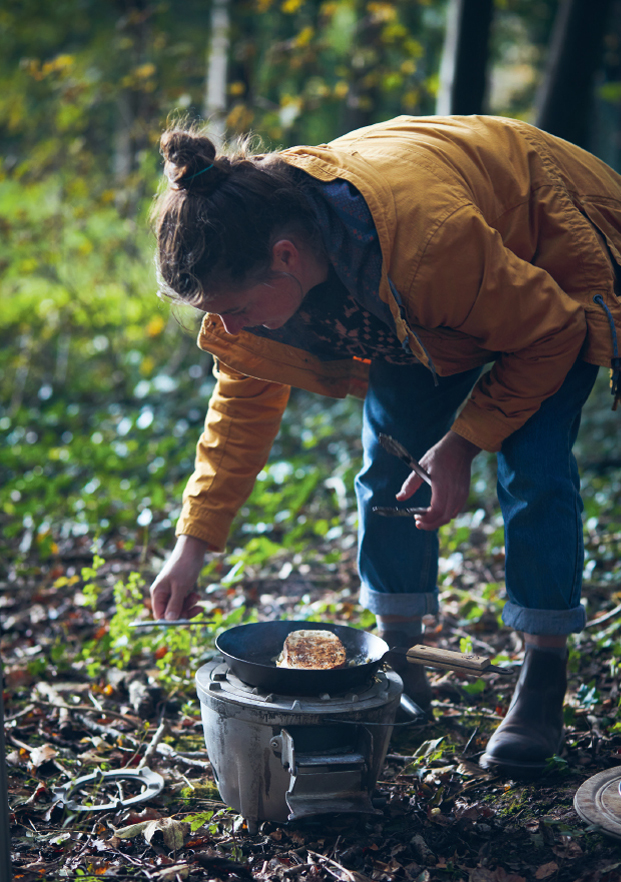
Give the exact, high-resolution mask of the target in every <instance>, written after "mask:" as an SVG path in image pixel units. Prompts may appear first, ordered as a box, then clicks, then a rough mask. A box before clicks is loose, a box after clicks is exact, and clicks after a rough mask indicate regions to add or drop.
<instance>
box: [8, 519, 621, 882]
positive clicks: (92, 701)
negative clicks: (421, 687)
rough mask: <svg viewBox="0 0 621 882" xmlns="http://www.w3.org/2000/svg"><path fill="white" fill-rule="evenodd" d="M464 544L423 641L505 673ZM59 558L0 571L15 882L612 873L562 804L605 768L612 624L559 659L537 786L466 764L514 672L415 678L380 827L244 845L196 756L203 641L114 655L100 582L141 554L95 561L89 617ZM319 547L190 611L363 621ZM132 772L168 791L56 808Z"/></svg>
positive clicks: (480, 745)
mask: <svg viewBox="0 0 621 882" xmlns="http://www.w3.org/2000/svg"><path fill="white" fill-rule="evenodd" d="M483 526H484V525H483ZM472 549H473V554H472V557H471V558H469V559H467V560H465V561H463V560H462V561H460V560H459V558H458V557H456V558H455V560H454V561H453V564H452V565H453V566H454V570H455V572H454V578H451V579H449V580H448V582H449V584H448V585H446V583H445V588H444V590H443V593H442V615H441V616H440V617H439V618H437V619H432V618H429V619H428V620H427V630H426V642H428V643H430V644H432V645H437V646H441V647H446V648H450V649H457V650H459V649H460V647H461V648H462V649H463V648H464V647H467V648H469V647H470V646H471V647H472V649H473V650H474V651H475V652H478V653H482V654H489V655H491V656H493V657H494V658H495V659H497V661H498V663H500V664H503V665H506V666H509V667H515V669H516V670H517V669H518V668H519V665H520V662H521V658H522V650H521V646H520V644H519V641H517V640H516V638H515V636H514V635H513V634H512V632H509V631H508V630H506V629H504V628H503V627H502V625H500V624H499V617H498V610H499V608H500V603H501V601H499V599H498V596H497V594H495V593H494V591H495V590H496V589H494V590H491V589H490V586H497V585H502V578H503V576H502V566H503V559H502V553H495V555H493V556H492V557H490V555H489V553H488V551H489V549H486V548H484V547H482V551H481V553H479V552H477V547H476V543H475V542H474V541H473V543H472ZM56 551H57V554H56V556H55V557H54V558H52V559H51V560H50V561H49V562H48V563H46V564H43V565H36V566H31V567H28V566H26V565H22V566H21V567H20V568H16V567H12V568H10V569H9V570H8V571H7V576H6V578H5V579H4V580H2V582H1V583H0V603H1V604H2V607H3V609H2V612H3V614H4V635H3V638H2V657H3V660H4V665H5V676H6V682H5V693H4V695H5V716H6V730H5V731H6V740H7V744H6V750H7V758H8V763H9V766H8V768H9V802H10V807H11V821H12V842H13V849H14V855H13V859H14V876H15V880H20V882H33V880H39V879H45V880H48V879H82V880H84V879H90V878H93V879H94V878H113V879H150V880H162V882H163V880H188V882H192V880H199V879H222V880H228V882H237V880H250V879H256V880H261V882H268V880H270V882H271V880H274V882H276V880H279V882H286V880H301V882H305V880H333V879H339V880H344V882H366V880H368V879H372V880H379V882H392V880H395V882H401V880H404V882H439V880H455V882H457V880H463V882H488V880H489V882H522V880H531V879H533V880H540V879H546V880H551V882H576V880H581V882H614V880H619V879H621V848H620V846H619V842H618V841H617V840H615V839H613V838H609V837H607V836H605V835H604V834H603V833H602V831H601V829H599V828H598V827H597V826H596V825H588V824H587V823H585V822H583V821H582V820H581V819H580V817H579V816H578V814H577V813H576V811H575V809H574V806H573V799H574V795H575V793H576V791H577V789H578V788H579V787H580V785H581V784H582V783H583V782H584V781H586V780H587V779H588V778H590V777H591V776H593V775H595V774H596V773H598V772H601V771H603V770H606V769H610V768H611V767H614V766H620V765H621V722H619V719H620V718H619V717H618V716H617V714H618V704H619V686H618V668H617V663H618V658H617V659H616V660H615V658H614V655H615V646H617V645H618V644H615V640H616V639H617V638H616V636H615V635H616V633H617V630H618V628H619V626H620V624H621V617H620V616H619V615H618V614H617V615H614V614H613V615H612V616H610V617H609V618H608V619H607V620H606V621H605V622H602V623H601V624H599V625H598V624H597V622H595V624H594V625H593V626H592V627H589V628H587V629H586V630H585V631H584V632H583V634H582V635H581V636H580V637H579V638H576V639H575V641H574V643H573V645H572V651H571V656H570V672H571V673H570V688H569V692H568V697H567V702H566V722H567V738H566V747H565V749H564V751H563V754H562V756H561V757H557V758H555V759H554V760H553V761H551V763H550V769H549V771H548V772H547V773H546V774H544V775H541V776H540V777H539V778H538V779H537V780H534V781H530V782H517V781H512V780H508V779H506V778H502V777H497V776H494V775H492V774H489V773H487V772H484V771H483V770H482V769H480V768H479V766H478V759H479V757H480V755H481V753H482V752H483V749H484V746H485V743H486V740H487V738H488V736H489V733H490V731H491V730H492V729H493V728H494V727H495V726H496V725H497V723H498V722H499V720H500V718H501V717H502V715H503V713H504V712H505V711H506V709H507V706H508V703H509V699H510V695H511V691H512V688H513V684H514V682H515V676H512V677H507V678H506V681H508V682H506V681H505V679H503V678H501V677H499V676H498V675H492V676H490V677H487V678H486V679H485V680H480V681H472V680H470V681H468V680H465V679H463V678H461V677H460V676H458V675H457V674H453V673H448V674H447V673H444V672H441V671H436V672H429V675H430V679H431V682H432V684H433V687H434V701H433V721H432V722H429V723H428V724H426V725H423V726H412V727H408V726H406V727H401V728H399V729H395V730H394V734H393V737H392V741H391V744H390V747H389V751H388V755H387V758H386V761H385V765H384V768H383V771H382V772H381V775H380V780H379V782H378V789H379V790H380V791H381V793H382V795H383V797H385V802H384V804H383V806H382V807H381V809H380V813H379V814H376V815H321V816H316V817H313V818H309V819H307V820H303V821H297V822H289V823H274V822H272V821H265V822H263V823H262V824H261V825H260V827H259V830H258V832H257V833H256V834H255V835H251V834H250V832H249V831H248V828H247V826H246V824H245V823H244V821H243V819H242V818H241V817H240V816H239V815H237V814H236V813H235V812H234V811H233V810H232V809H230V808H229V807H227V806H226V805H225V804H224V803H223V802H222V801H221V798H220V795H219V793H218V791H217V788H216V786H215V783H214V778H213V775H212V772H211V769H210V764H209V762H208V759H207V755H206V751H205V742H204V736H203V732H202V726H201V721H200V708H199V704H198V701H197V699H196V693H195V692H194V685H193V673H194V672H195V671H196V669H197V667H198V666H200V664H202V663H203V662H204V660H205V659H206V658H208V657H209V653H210V651H212V646H213V644H212V642H211V640H212V637H213V634H210V632H208V631H207V630H206V629H202V628H201V629H199V628H195V629H192V630H193V632H194V633H193V635H192V636H191V638H188V639H191V641H192V642H190V643H186V644H183V642H182V641H181V642H180V643H179V645H178V646H177V648H176V649H175V646H174V645H172V643H174V640H175V639H177V640H178V641H179V640H180V638H179V637H178V636H177V635H176V632H177V631H178V630H179V629H176V631H175V635H173V634H172V631H169V632H167V633H166V635H163V634H162V632H158V635H157V636H156V637H153V640H152V642H151V643H150V642H149V638H147V637H146V636H144V634H148V633H149V632H148V631H147V632H142V631H141V632H140V634H141V635H142V636H140V637H138V636H137V634H138V632H129V631H128V632H127V635H126V639H125V640H123V639H121V640H120V641H119V645H120V646H121V647H122V646H123V643H125V645H126V647H128V649H127V652H126V654H125V655H123V654H121V656H119V655H118V653H117V656H116V657H115V656H114V653H113V652H112V650H111V649H110V646H109V645H108V644H106V639H107V635H108V634H109V630H110V621H111V620H112V618H113V615H114V612H115V607H114V602H115V597H116V601H117V605H118V600H119V596H120V595H119V594H118V592H117V594H116V595H115V594H114V588H113V586H114V584H115V583H116V584H120V582H122V581H123V580H124V579H125V580H127V576H128V574H129V572H130V571H133V570H136V569H138V568H140V569H142V572H143V576H144V578H145V579H148V578H149V576H150V573H149V568H152V569H155V568H156V566H157V561H156V559H155V558H157V553H158V551H157V549H153V548H148V547H144V548H140V547H136V548H134V549H133V550H131V551H126V550H123V548H122V543H118V542H117V543H116V545H110V547H108V548H107V549H106V548H102V556H103V557H105V563H102V564H100V565H99V571H98V572H97V574H96V578H97V582H98V584H99V589H98V591H99V595H98V598H97V605H96V611H94V610H93V608H92V607H91V606H90V605H89V602H88V600H89V598H88V589H86V593H85V592H84V591H83V588H84V580H83V579H82V578H81V575H85V574H84V573H81V568H82V567H83V566H88V565H89V564H90V562H91V561H92V553H91V551H90V548H89V545H88V543H87V542H86V540H84V544H83V545H80V543H79V541H77V542H76V540H75V539H74V540H72V545H71V546H69V545H67V547H65V548H63V547H61V548H59V549H56ZM324 552H325V547H318V549H317V557H316V563H315V564H304V565H303V566H301V567H296V566H295V562H290V565H289V564H288V565H286V566H284V567H283V566H282V562H280V563H279V565H278V572H276V571H275V572H274V574H273V577H271V578H270V577H268V578H265V577H262V578H253V577H252V572H246V573H245V574H244V578H243V579H241V580H240V581H238V582H234V581H233V582H232V583H229V584H228V585H226V584H224V583H223V582H220V583H219V584H216V585H215V587H214V586H212V588H211V589H210V591H209V593H208V595H207V598H208V600H207V602H206V604H205V609H206V611H207V613H208V614H209V615H211V616H212V617H214V616H215V617H216V618H217V617H218V616H219V617H220V624H221V629H222V627H226V626H228V625H230V624H231V623H234V622H235V620H236V616H237V618H239V616H240V615H241V614H242V612H243V613H244V614H247V613H248V612H249V611H250V612H251V613H252V616H253V620H255V621H256V620H259V621H260V620H265V619H273V618H312V617H315V618H318V617H319V618H322V619H323V620H330V621H334V622H340V623H343V624H348V625H360V623H361V618H360V616H361V611H360V609H359V607H357V606H356V603H355V592H356V581H355V564H354V559H353V558H354V552H353V547H350V548H349V549H342V550H341V554H340V560H339V562H338V563H336V564H335V563H332V564H331V565H330V567H328V568H326V566H325V564H324V563H322V559H324V557H323V555H324ZM332 559H333V558H332ZM490 561H491V563H490ZM145 562H149V563H148V564H145ZM91 575H92V574H91ZM86 576H87V579H86V581H87V582H88V573H87V574H86ZM129 581H130V582H131V579H130V580H129ZM587 600H588V603H589V609H590V610H597V612H596V613H595V614H593V613H590V614H589V615H590V618H591V619H592V620H593V619H597V618H600V617H601V616H602V615H604V614H605V613H606V611H614V608H615V605H618V604H619V595H618V594H617V595H615V594H614V592H611V591H610V586H603V587H602V586H601V585H599V584H598V583H596V582H591V583H590V584H589V585H588V586H587ZM138 608H140V602H139V607H138ZM473 608H474V610H475V612H474V613H473ZM130 612H131V610H130ZM117 613H118V610H117ZM142 613H143V614H144V616H145V617H148V613H147V610H146V609H144V608H143V609H142ZM617 613H618V611H617ZM132 614H134V613H133V612H132ZM138 614H139V615H140V613H138ZM469 638H470V640H471V643H469V642H468V639H469ZM117 639H118V638H117ZM184 639H185V638H184ZM158 640H159V643H157V641H158ZM93 641H94V642H93ZM98 644H99V645H100V646H101V654H100V656H99V657H98V656H97V646H98ZM106 647H107V648H106ZM106 653H107V654H106ZM182 656H183V657H182ZM143 761H144V762H143ZM141 762H143V765H144V766H145V767H148V768H150V769H152V770H154V771H156V772H158V773H159V774H160V775H161V776H162V777H163V779H164V789H163V790H162V792H161V793H160V794H159V795H157V796H154V797H153V798H150V799H148V800H147V801H146V802H144V803H141V804H139V805H137V806H135V807H133V808H129V809H128V808H120V809H118V810H117V809H115V808H112V809H108V810H97V809H92V810H89V811H81V812H78V811H75V810H72V809H70V808H67V807H63V806H62V804H61V803H60V802H59V801H57V800H56V799H55V794H54V790H55V788H58V787H60V786H62V785H65V784H67V782H69V781H70V780H71V779H73V778H75V777H79V776H82V775H87V774H90V773H93V772H94V771H96V770H97V769H102V770H113V769H121V768H125V769H136V768H137V767H139V764H140V763H141ZM128 786H130V789H131V785H128ZM117 795H118V791H117ZM125 795H127V794H125ZM79 798H80V797H78V799H79ZM96 802H97V797H93V798H92V803H91V804H94V803H96ZM620 822H621V821H620Z"/></svg>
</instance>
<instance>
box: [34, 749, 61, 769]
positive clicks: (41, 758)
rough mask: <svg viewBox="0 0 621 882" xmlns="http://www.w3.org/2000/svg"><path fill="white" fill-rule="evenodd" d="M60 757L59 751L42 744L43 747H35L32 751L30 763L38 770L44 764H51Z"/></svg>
mask: <svg viewBox="0 0 621 882" xmlns="http://www.w3.org/2000/svg"><path fill="white" fill-rule="evenodd" d="M57 756H58V751H56V750H54V748H53V747H52V745H51V744H42V745H41V747H35V748H33V749H32V750H31V751H30V762H31V763H32V767H33V768H34V769H38V768H39V766H42V765H43V763H49V761H50V760H53V759H54V758H55V757H57Z"/></svg>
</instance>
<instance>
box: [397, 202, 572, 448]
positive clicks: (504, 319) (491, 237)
mask: <svg viewBox="0 0 621 882" xmlns="http://www.w3.org/2000/svg"><path fill="white" fill-rule="evenodd" d="M535 251H536V247H535ZM410 290H411V308H412V309H413V311H414V313H415V315H414V316H413V319H412V320H413V321H414V323H419V324H420V325H421V326H422V327H426V328H437V327H447V328H453V329H455V330H458V331H461V332H463V333H465V334H468V335H469V336H471V337H473V338H475V339H476V340H477V341H478V343H479V345H480V346H481V347H482V348H484V349H488V350H490V352H491V353H493V357H494V359H495V360H494V364H493V367H492V369H491V371H489V372H488V373H486V374H484V375H483V376H482V377H481V379H480V380H479V382H478V383H477V385H476V386H475V387H474V390H473V393H472V396H471V398H470V399H469V400H468V402H467V403H466V405H465V407H464V408H463V410H462V411H461V413H460V415H459V416H458V418H457V420H456V421H455V423H454V425H453V430H454V431H455V432H457V433H458V434H459V435H462V436H463V437H464V438H467V439H468V440H469V441H472V442H473V443H474V444H476V445H477V446H479V447H481V448H483V449H484V450H489V451H497V450H499V449H500V446H501V444H502V442H503V440H504V439H505V438H506V437H508V436H509V435H510V434H511V433H512V432H514V431H515V430H516V429H518V428H520V426H522V425H523V424H524V423H525V422H526V421H527V419H528V418H529V417H530V416H532V414H534V413H535V412H536V411H537V410H538V409H539V407H540V405H541V403H542V401H544V400H545V399H546V398H548V397H549V396H550V395H553V394H554V393H555V392H556V391H557V390H558V389H559V388H560V386H561V385H562V383H563V380H564V379H565V377H566V375H567V373H568V371H569V370H570V368H571V366H572V365H573V363H574V362H575V360H576V358H577V357H578V354H579V352H580V349H581V347H582V344H583V342H584V339H585V336H586V319H585V315H584V310H583V309H582V307H581V306H580V305H579V304H578V303H576V302H575V301H574V300H572V299H571V298H570V297H569V296H568V295H567V294H565V292H564V291H563V290H562V289H561V288H560V287H559V286H558V285H557V284H556V282H555V281H554V279H553V278H552V276H550V274H549V273H547V272H546V271H545V270H543V269H541V268H540V267H537V266H535V265H533V264H532V263H530V262H529V261H528V260H525V259H523V258H521V257H518V256H517V255H516V254H514V253H513V252H512V251H511V250H509V249H508V248H506V247H505V245H504V243H503V240H502V237H501V236H500V233H499V232H498V231H497V230H495V229H493V228H492V227H490V226H489V225H488V224H487V223H486V222H485V220H484V218H483V217H482V215H481V214H480V212H479V211H478V210H477V209H476V208H475V207H474V206H466V207H463V208H460V209H459V210H458V211H456V212H455V213H454V214H453V215H451V217H449V218H448V219H447V220H446V221H445V223H444V224H443V225H442V226H441V228H440V229H439V230H438V232H437V233H436V235H435V236H434V237H433V239H432V241H431V242H430V244H429V246H428V249H427V253H426V255H425V256H424V258H423V260H422V262H421V264H420V265H419V271H418V273H417V274H416V277H415V279H414V283H413V285H412V287H411V289H410Z"/></svg>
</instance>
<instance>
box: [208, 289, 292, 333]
mask: <svg viewBox="0 0 621 882" xmlns="http://www.w3.org/2000/svg"><path fill="white" fill-rule="evenodd" d="M303 299H304V292H303V290H302V288H301V286H300V284H299V282H298V281H297V279H296V278H294V277H293V276H290V275H277V276H274V278H272V279H270V281H269V282H262V283H260V284H258V285H253V286H251V287H250V288H244V289H242V290H240V291H232V292H227V293H226V294H221V295H218V296H217V297H212V298H210V299H209V301H208V303H206V304H205V308H206V309H207V311H208V312H210V313H215V314H216V315H219V316H220V318H221V320H222V324H223V325H224V330H225V331H226V332H227V333H228V334H239V332H240V331H241V330H243V329H244V328H257V327H260V326H262V327H264V328H270V329H272V330H274V329H276V328H280V327H282V326H283V325H284V324H285V322H287V321H289V319H290V318H291V317H292V316H293V315H294V314H295V313H296V312H297V310H298V308H299V307H300V304H301V303H302V300H303Z"/></svg>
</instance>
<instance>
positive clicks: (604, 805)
mask: <svg viewBox="0 0 621 882" xmlns="http://www.w3.org/2000/svg"><path fill="white" fill-rule="evenodd" d="M620 785H621V766H615V768H614V769H606V771H605V772H598V774H597V775H593V777H592V778H589V779H588V780H587V781H585V782H584V784H583V785H582V786H581V787H580V788H579V789H578V792H577V793H576V795H575V796H574V808H575V809H576V811H577V812H578V814H579V815H580V817H581V818H582V820H583V821H586V822H587V824H597V825H598V827H600V828H601V831H602V833H606V834H607V835H608V836H614V837H615V838H616V839H621V794H620V793H619V786H620Z"/></svg>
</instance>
